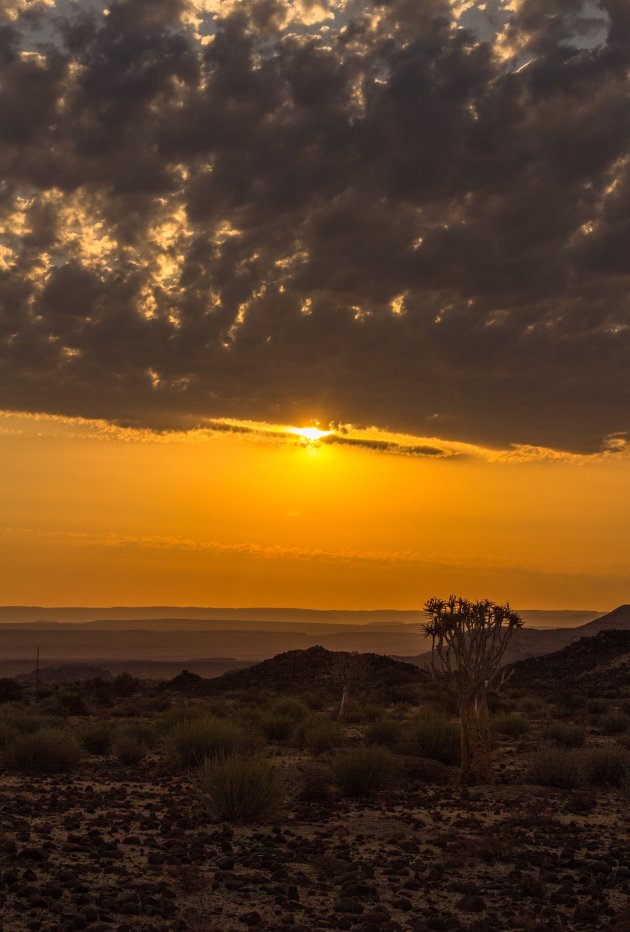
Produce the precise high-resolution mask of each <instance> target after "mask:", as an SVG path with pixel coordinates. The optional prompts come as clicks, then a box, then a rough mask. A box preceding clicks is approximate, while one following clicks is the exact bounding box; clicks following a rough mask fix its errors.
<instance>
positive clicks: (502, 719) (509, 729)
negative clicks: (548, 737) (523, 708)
mask: <svg viewBox="0 0 630 932" xmlns="http://www.w3.org/2000/svg"><path fill="white" fill-rule="evenodd" d="M490 727H491V729H492V731H493V732H494V733H495V734H497V735H505V737H506V738H520V737H522V736H523V735H526V734H527V733H528V731H529V722H528V721H527V719H526V718H523V716H522V715H517V714H515V713H513V714H510V715H496V716H495V717H494V718H493V719H492V722H491V725H490Z"/></svg>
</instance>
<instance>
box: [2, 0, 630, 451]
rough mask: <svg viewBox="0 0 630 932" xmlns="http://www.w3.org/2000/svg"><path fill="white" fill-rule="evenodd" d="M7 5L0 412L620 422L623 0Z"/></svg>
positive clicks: (624, 248) (562, 436)
mask: <svg viewBox="0 0 630 932" xmlns="http://www.w3.org/2000/svg"><path fill="white" fill-rule="evenodd" d="M3 9H4V11H5V13H6V14H7V15H6V17H5V19H6V24H5V25H4V26H3V27H2V28H0V67H1V68H2V83H1V85H0V132H1V133H2V138H3V142H4V145H3V149H2V152H1V153H0V177H2V178H3V179H4V180H3V183H2V186H1V187H0V365H2V369H3V379H2V385H1V386H0V405H2V407H4V408H8V409H14V410H27V411H41V412H49V413H53V414H62V415H68V416H80V417H85V418H97V419H98V418H100V419H105V420H107V421H111V422H116V423H118V424H123V425H124V424H127V425H135V426H138V427H140V428H148V429H156V428H157V429H185V428H188V427H190V426H191V424H195V423H199V424H202V423H203V422H204V421H206V420H208V419H210V420H212V419H214V420H216V421H226V419H233V420H235V421H241V422H242V421H245V420H252V421H259V422H263V421H264V422H268V423H272V424H279V423H289V424H290V423H293V424H299V423H304V422H306V421H308V420H310V419H312V418H317V419H319V420H320V421H321V422H322V423H328V422H329V421H335V422H340V423H351V424H378V425H379V427H380V428H382V429H386V430H389V431H394V432H403V433H406V434H409V435H411V436H412V437H420V438H423V437H425V436H427V435H428V434H432V433H434V432H435V427H436V425H437V424H440V425H441V424H443V425H446V428H447V433H448V436H450V437H453V438H456V439H457V440H458V441H461V442H466V443H470V444H474V445H482V446H496V447H497V448H500V449H503V450H506V449H512V446H513V445H516V446H518V448H519V449H521V450H527V449H529V448H537V449H539V448H542V447H544V448H547V449H556V450H570V451H574V452H576V453H579V454H581V453H587V452H592V451H596V450H599V449H601V448H602V447H603V446H605V443H606V437H608V436H609V435H612V434H615V433H620V432H624V431H627V430H628V429H629V428H630V424H629V423H628V410H630V404H629V403H630V370H629V369H628V366H627V359H628V352H629V350H630V311H629V310H628V304H627V292H628V286H629V284H630V282H629V276H630V267H629V266H628V261H627V256H628V254H629V246H630V226H629V224H628V220H627V216H628V205H629V203H630V155H629V153H630V112H629V110H628V106H627V73H628V69H629V68H630V43H629V42H628V39H629V38H630V18H629V16H628V12H627V4H626V3H624V2H622V0H601V3H599V4H596V3H594V2H590V0H589V2H582V0H544V2H542V0H518V2H516V0H515V2H511V3H507V2H504V0H494V2H490V3H487V4H478V3H449V2H446V0H430V2H423V3H417V2H411V0H388V2H377V0H365V2H356V0H343V2H338V3H332V2H325V0H319V2H310V0H308V2H307V0H302V2H300V3H295V4H289V3H286V2H283V0H248V2H239V3H221V4H219V3H214V2H205V0H204V2H202V0H134V2H133V3H132V2H129V0H113V2H111V3H110V4H109V5H108V7H107V8H104V6H103V5H102V4H99V3H94V4H92V3H89V4H88V3H86V4H70V3H67V2H63V3H62V2H61V0H60V2H58V3H57V4H53V3H39V4H34V5H29V4H25V3H22V2H21V0H20V2H17V0H9V2H8V3H7V2H6V0H5V3H4V6H3ZM105 12H106V13H107V14H108V15H103V14H104V13H105ZM436 415H437V418H436ZM330 442H343V443H350V444H354V443H355V442H358V441H357V440H356V439H353V438H345V439H344V437H343V436H339V437H337V436H335V438H334V440H332V439H331V441H330ZM385 442H386V441H384V440H382V438H377V439H375V440H374V441H373V443H372V445H373V446H374V445H376V446H375V448H378V444H382V443H385ZM414 446H415V449H414ZM406 452H408V453H412V454H414V453H415V454H416V455H442V445H441V444H439V443H438V444H437V445H435V448H434V445H432V444H428V445H425V444H423V443H422V444H415V445H414V443H413V442H412V443H411V445H410V448H409V450H407V451H406ZM512 452H514V450H513V451H512Z"/></svg>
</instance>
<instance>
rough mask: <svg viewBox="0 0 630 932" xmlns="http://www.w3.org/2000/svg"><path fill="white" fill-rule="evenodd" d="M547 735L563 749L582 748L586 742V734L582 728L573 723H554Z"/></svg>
mask: <svg viewBox="0 0 630 932" xmlns="http://www.w3.org/2000/svg"><path fill="white" fill-rule="evenodd" d="M546 734H547V737H548V738H550V739H551V740H552V741H553V742H554V743H555V744H559V745H561V747H563V748H581V747H583V746H584V741H585V740H586V732H585V731H584V729H583V728H582V726H581V725H574V724H573V723H572V722H552V723H551V725H550V726H549V728H548V729H547V732H546Z"/></svg>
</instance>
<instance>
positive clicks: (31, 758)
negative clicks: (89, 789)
mask: <svg viewBox="0 0 630 932" xmlns="http://www.w3.org/2000/svg"><path fill="white" fill-rule="evenodd" d="M2 759H3V762H4V765H5V767H7V769H9V770H17V771H21V772H22V773H69V772H70V771H71V770H74V768H75V767H76V766H77V765H78V763H79V761H80V760H81V747H80V745H79V742H78V741H77V740H76V738H75V737H74V736H73V735H71V734H69V733H68V732H66V731H63V730H61V729H56V728H42V729H40V730H39V731H36V732H33V733H32V734H26V735H18V736H17V737H16V738H15V740H14V741H13V742H11V743H9V744H7V745H6V747H5V749H4V752H3V754H2Z"/></svg>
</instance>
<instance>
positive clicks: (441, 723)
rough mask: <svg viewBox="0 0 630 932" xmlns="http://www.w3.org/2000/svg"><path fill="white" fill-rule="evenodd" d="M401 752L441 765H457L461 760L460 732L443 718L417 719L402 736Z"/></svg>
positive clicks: (454, 724)
mask: <svg viewBox="0 0 630 932" xmlns="http://www.w3.org/2000/svg"><path fill="white" fill-rule="evenodd" d="M402 746H403V750H404V751H406V752H407V753H409V754H414V755H416V756H417V757H428V758H430V759H431V760H437V761H440V763H442V764H458V763H459V762H460V758H461V749H460V730H459V725H457V724H456V723H455V722H449V721H448V720H447V719H445V718H439V717H429V718H420V719H417V720H416V721H415V722H414V723H413V724H412V725H411V726H410V727H409V728H408V729H407V730H406V732H405V733H404V734H403V738H402Z"/></svg>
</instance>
